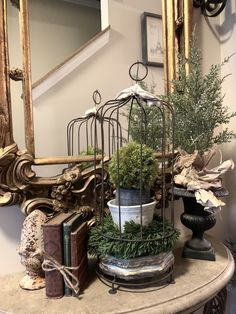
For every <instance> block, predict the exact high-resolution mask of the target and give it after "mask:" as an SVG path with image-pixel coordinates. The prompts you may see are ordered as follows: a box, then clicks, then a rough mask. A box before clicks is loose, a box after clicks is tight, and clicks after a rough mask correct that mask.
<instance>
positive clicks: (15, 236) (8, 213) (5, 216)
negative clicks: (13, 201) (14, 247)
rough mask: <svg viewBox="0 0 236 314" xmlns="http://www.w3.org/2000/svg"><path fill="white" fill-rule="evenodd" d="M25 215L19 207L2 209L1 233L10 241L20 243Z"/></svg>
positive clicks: (0, 218)
mask: <svg viewBox="0 0 236 314" xmlns="http://www.w3.org/2000/svg"><path fill="white" fill-rule="evenodd" d="M24 219H25V215H24V214H23V213H21V211H20V209H19V207H18V206H10V207H1V208H0V222H1V224H0V233H3V234H4V236H6V237H7V238H8V239H9V240H10V241H12V242H16V243H19V240H20V235H21V228H22V224H23V221H24Z"/></svg>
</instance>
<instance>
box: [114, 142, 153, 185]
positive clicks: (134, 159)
mask: <svg viewBox="0 0 236 314" xmlns="http://www.w3.org/2000/svg"><path fill="white" fill-rule="evenodd" d="M157 167H158V166H157V162H156V160H155V157H154V155H153V150H152V149H151V148H150V147H147V146H146V145H142V146H141V145H140V144H138V143H136V142H129V143H128V144H127V145H125V146H123V147H122V148H121V149H120V150H118V151H117V152H116V153H115V154H114V155H113V156H112V158H111V160H110V161H109V165H108V172H109V175H110V180H111V182H112V183H113V184H114V185H115V186H116V187H120V188H124V189H148V188H150V187H151V186H152V184H153V182H154V180H155V178H156V177H157Z"/></svg>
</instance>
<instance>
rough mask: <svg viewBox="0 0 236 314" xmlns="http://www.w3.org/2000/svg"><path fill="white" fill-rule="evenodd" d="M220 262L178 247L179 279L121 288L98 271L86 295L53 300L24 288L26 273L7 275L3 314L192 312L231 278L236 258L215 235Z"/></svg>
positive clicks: (1, 300)
mask: <svg viewBox="0 0 236 314" xmlns="http://www.w3.org/2000/svg"><path fill="white" fill-rule="evenodd" d="M210 241H211V242H212V244H213V246H214V248H215V251H216V261H203V260H194V259H183V258H182V257H181V252H182V248H181V247H179V248H178V247H177V248H176V249H175V250H174V255H175V259H176V261H175V283H174V284H170V285H168V286H166V287H164V288H162V289H159V290H154V291H148V292H145V293H144V292H124V291H119V290H118V291H117V293H116V294H113V295H111V294H109V293H108V291H109V287H107V286H106V285H105V284H103V283H102V282H101V281H100V280H99V279H97V277H96V275H95V273H94V270H93V269H92V270H91V274H90V275H91V278H90V282H89V285H88V287H87V288H86V289H85V290H84V293H83V294H82V295H81V296H80V298H75V297H63V298H61V299H56V300H54V299H47V298H46V296H45V290H44V289H41V290H36V291H27V290H22V289H21V288H20V287H19V284H18V283H19V281H20V279H21V278H22V276H23V274H22V273H18V274H12V275H7V276H4V277H1V279H0V280H1V294H0V312H1V311H4V312H7V313H14V314H21V313H22V314H23V313H24V314H25V313H30V314H38V313H40V314H42V313H45V314H46V313H47V314H48V313H57V314H58V313H63V314H64V313H69V314H74V313H76V314H77V313H88V314H95V313H102V314H105V313H109V314H110V313H119V314H121V313H123V314H124V313H149V314H150V313H153V314H154V313H158V314H172V313H190V312H191V311H193V310H195V309H197V308H199V307H200V306H201V305H202V304H204V303H205V302H206V301H208V300H210V299H211V298H212V297H214V296H215V295H216V294H217V293H218V292H219V291H220V290H221V289H222V288H223V287H224V286H225V285H226V284H227V283H228V282H229V280H230V279H231V277H232V275H233V272H234V261H233V257H232V255H231V253H230V252H229V250H228V249H227V248H226V247H225V246H224V245H223V244H221V243H220V242H218V241H216V240H214V239H210Z"/></svg>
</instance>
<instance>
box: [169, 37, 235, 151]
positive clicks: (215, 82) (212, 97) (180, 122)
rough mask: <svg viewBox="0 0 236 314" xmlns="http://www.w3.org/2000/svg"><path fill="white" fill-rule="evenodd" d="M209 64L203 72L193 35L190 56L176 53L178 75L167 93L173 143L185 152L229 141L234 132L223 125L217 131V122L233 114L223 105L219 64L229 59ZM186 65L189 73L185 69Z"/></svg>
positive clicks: (222, 80)
mask: <svg viewBox="0 0 236 314" xmlns="http://www.w3.org/2000/svg"><path fill="white" fill-rule="evenodd" d="M228 60H229V58H227V59H225V60H224V62H223V63H222V64H217V65H211V67H210V70H209V73H208V74H206V75H202V72H201V56H200V49H199V48H198V47H197V44H196V39H195V38H194V37H193V40H192V42H191V50H190V57H189V59H187V58H186V57H185V56H184V55H182V54H180V55H179V70H178V79H176V80H174V81H173V82H172V86H173V90H174V92H173V93H170V94H169V95H168V96H167V101H169V102H170V103H171V104H172V105H173V106H174V109H175V112H176V131H175V132H176V133H175V134H176V138H175V143H176V146H177V147H179V148H181V149H183V150H185V151H186V152H188V153H193V152H194V150H198V151H199V152H200V153H202V152H204V151H206V150H208V149H210V148H211V147H212V146H213V145H214V144H221V143H226V142H229V141H230V140H231V139H233V138H235V135H236V134H235V133H234V132H233V131H230V130H229V129H228V128H225V129H224V130H223V131H220V132H219V133H218V134H215V130H216V128H217V127H219V126H220V125H224V124H228V123H229V122H230V119H231V118H232V117H234V116H235V115H236V113H235V112H233V113H230V112H229V108H228V107H226V106H224V105H223V99H224V96H223V95H222V83H223V82H224V80H225V78H226V76H225V77H223V78H222V77H221V67H222V66H223V65H224V64H225V63H226V62H228ZM186 66H189V68H190V71H189V74H187V73H186Z"/></svg>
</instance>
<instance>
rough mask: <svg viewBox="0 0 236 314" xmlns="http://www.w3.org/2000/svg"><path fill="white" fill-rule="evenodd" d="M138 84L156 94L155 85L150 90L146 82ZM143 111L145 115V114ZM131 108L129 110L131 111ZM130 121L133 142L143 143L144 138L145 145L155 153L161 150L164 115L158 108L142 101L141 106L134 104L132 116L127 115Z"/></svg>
mask: <svg viewBox="0 0 236 314" xmlns="http://www.w3.org/2000/svg"><path fill="white" fill-rule="evenodd" d="M138 84H139V85H140V86H141V87H142V88H143V89H144V90H146V91H149V92H150V93H152V94H154V91H155V84H154V83H152V85H151V86H150V88H149V87H148V86H147V84H146V83H145V82H144V81H140V82H138ZM143 109H144V111H145V115H144V114H143V112H144V111H143ZM130 110H131V108H129V111H130ZM125 116H126V118H127V119H129V134H130V136H131V138H132V140H133V141H135V142H137V143H141V142H142V141H143V140H144V138H145V139H146V142H145V144H146V145H147V146H149V147H151V148H152V149H153V150H154V151H157V150H160V149H161V137H162V124H163V121H162V115H161V112H160V110H158V109H157V107H156V106H149V105H148V104H147V103H146V102H144V101H142V102H141V105H139V104H138V103H137V102H134V103H133V105H132V110H131V111H130V114H125Z"/></svg>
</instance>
